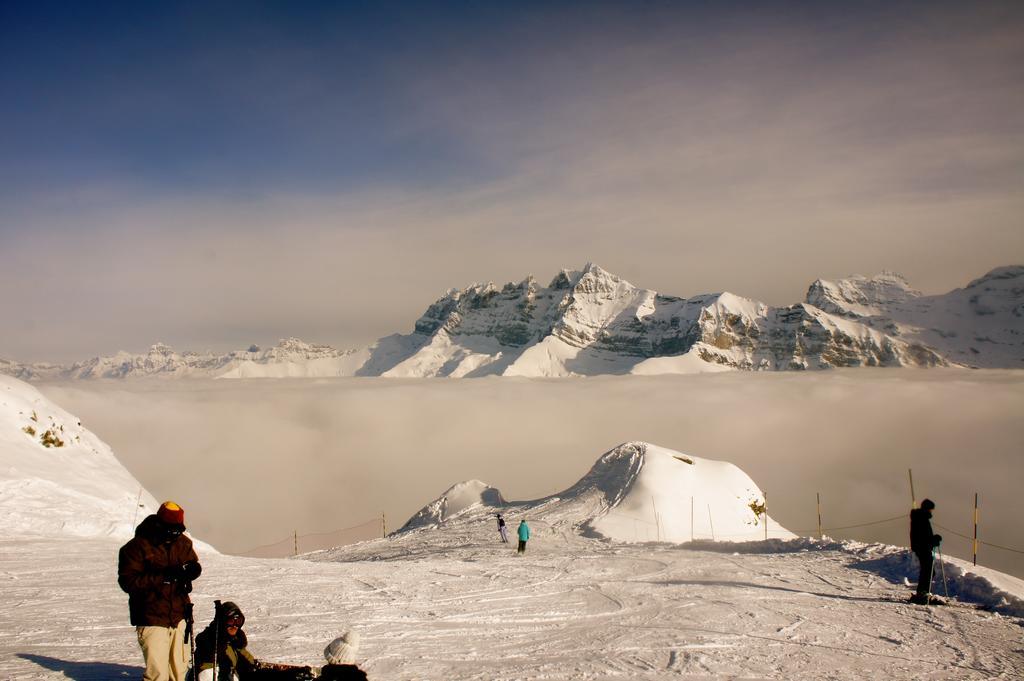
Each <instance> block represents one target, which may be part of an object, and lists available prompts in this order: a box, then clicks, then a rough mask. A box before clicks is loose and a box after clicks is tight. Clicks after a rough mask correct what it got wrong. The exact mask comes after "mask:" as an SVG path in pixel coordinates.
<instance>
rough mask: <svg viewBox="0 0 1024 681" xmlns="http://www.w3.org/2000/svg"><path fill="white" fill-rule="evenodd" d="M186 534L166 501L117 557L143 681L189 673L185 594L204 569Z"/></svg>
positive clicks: (166, 680) (171, 680)
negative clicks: (137, 647)
mask: <svg viewBox="0 0 1024 681" xmlns="http://www.w3.org/2000/svg"><path fill="white" fill-rule="evenodd" d="M184 532H185V511H183V510H182V508H181V507H180V506H178V505H177V504H176V503H174V502H173V501H165V502H164V503H163V504H161V505H160V508H159V510H157V512H156V513H154V514H153V515H150V516H147V517H146V518H145V519H144V520H143V521H142V522H141V523H139V526H138V527H137V528H136V529H135V538H134V539H132V540H131V541H129V542H128V543H127V544H125V545H124V546H122V547H121V551H120V553H119V554H118V561H117V583H118V585H119V586H120V587H121V589H122V590H124V591H125V592H126V593H127V594H128V613H129V617H130V618H131V623H132V624H133V625H135V634H136V637H137V638H138V641H139V647H140V648H142V656H143V659H144V660H145V664H146V669H145V671H144V672H143V675H142V678H143V681H184V680H185V673H186V671H187V670H188V660H187V658H186V655H185V624H186V622H185V620H186V617H188V616H189V615H190V614H191V608H192V601H191V600H190V599H189V596H188V595H189V593H190V592H191V591H192V582H193V581H194V580H195V579H196V578H198V577H199V575H200V574H201V573H202V568H201V567H200V565H199V557H198V556H196V552H195V549H193V548H192V540H191V539H189V538H188V537H186V536H185V535H184V534H183V533H184Z"/></svg>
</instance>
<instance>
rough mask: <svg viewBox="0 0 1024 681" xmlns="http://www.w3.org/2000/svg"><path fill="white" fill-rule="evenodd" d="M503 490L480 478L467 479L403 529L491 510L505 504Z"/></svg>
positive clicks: (430, 505)
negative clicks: (470, 511)
mask: <svg viewBox="0 0 1024 681" xmlns="http://www.w3.org/2000/svg"><path fill="white" fill-rule="evenodd" d="M505 503H506V502H505V499H504V498H503V497H502V496H501V491H499V490H498V489H497V488H494V487H491V486H490V485H488V484H487V483H485V482H481V481H480V480H466V481H464V482H459V483H456V484H454V485H452V486H451V487H449V488H448V489H447V490H446V491H445V493H444V494H442V495H441V496H439V497H438V498H437V499H435V500H434V501H432V502H430V503H429V504H427V505H426V506H424V507H423V508H422V509H420V511H419V512H418V513H416V515H414V516H413V517H412V518H410V519H409V520H408V522H406V524H405V525H404V526H403V527H402V530H410V529H414V528H417V527H424V526H432V525H440V524H441V523H444V522H446V521H448V520H451V519H452V518H455V517H457V516H460V515H463V514H464V513H465V512H466V511H469V510H476V511H480V510H481V509H483V510H484V512H488V513H489V512H491V510H493V509H500V508H501V507H502V506H504V505H505Z"/></svg>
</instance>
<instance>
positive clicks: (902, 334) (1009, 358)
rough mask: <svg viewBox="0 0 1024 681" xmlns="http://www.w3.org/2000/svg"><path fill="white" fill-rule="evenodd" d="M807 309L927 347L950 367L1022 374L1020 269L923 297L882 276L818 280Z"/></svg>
mask: <svg viewBox="0 0 1024 681" xmlns="http://www.w3.org/2000/svg"><path fill="white" fill-rule="evenodd" d="M807 303H808V304H811V305H814V306H816V307H818V308H820V309H822V310H824V311H826V312H829V313H831V314H834V315H837V316H841V317H844V318H846V319H850V320H854V321H856V322H858V323H860V324H863V325H865V326H867V327H869V328H871V329H875V330H878V331H880V332H882V333H885V334H886V335H888V336H890V337H892V338H893V339H896V340H900V341H904V342H906V343H910V344H916V345H921V346H927V347H930V348H933V349H934V351H935V352H936V353H938V354H940V355H942V356H943V357H945V358H947V359H948V360H950V361H952V362H956V363H959V364H964V365H967V366H977V367H989V368H998V367H1008V368H1024V267H1022V266H1012V267H1000V268H997V269H995V270H992V271H991V272H989V273H988V274H986V275H985V276H983V277H981V278H979V279H975V280H974V281H972V282H970V283H969V284H968V285H967V286H966V287H964V288H962V289H956V290H954V291H951V292H949V293H946V294H943V295H938V296H923V295H921V293H920V292H918V291H915V290H914V289H912V288H910V286H909V285H908V284H907V283H906V281H905V280H903V278H902V277H900V276H899V275H895V274H883V275H880V276H877V277H873V278H870V279H868V278H866V277H850V278H847V279H840V280H839V281H836V282H828V281H822V280H818V281H816V282H814V283H813V284H811V287H810V289H809V290H808V292H807Z"/></svg>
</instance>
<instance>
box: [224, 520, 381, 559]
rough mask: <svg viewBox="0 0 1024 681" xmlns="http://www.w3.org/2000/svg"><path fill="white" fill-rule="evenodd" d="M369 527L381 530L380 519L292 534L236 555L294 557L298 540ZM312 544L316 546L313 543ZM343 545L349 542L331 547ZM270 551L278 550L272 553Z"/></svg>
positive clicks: (376, 533) (374, 535)
mask: <svg viewBox="0 0 1024 681" xmlns="http://www.w3.org/2000/svg"><path fill="white" fill-rule="evenodd" d="M370 526H374V527H376V528H382V523H381V519H380V518H374V519H373V520H367V521H364V522H361V523H359V524H357V525H350V526H349V527H343V528H341V529H338V530H331V531H329V532H309V533H307V534H298V532H296V533H294V534H292V536H290V537H285V538H284V539H279V540H278V541H275V542H271V543H269V544H263V545H262V546H257V547H255V548H252V549H249V550H248V551H242V552H240V553H239V554H238V555H240V556H249V557H253V558H279V557H283V556H289V555H295V554H297V553H299V551H298V545H299V541H300V540H307V543H309V542H308V540H310V539H313V538H317V537H332V536H337V535H340V534H342V533H345V532H354V531H355V530H359V529H362V528H368V527H370ZM377 536H380V531H379V530H378V531H376V532H374V534H373V537H369V536H363V537H360V538H358V539H355V541H361V540H365V539H371V538H375V537H377ZM313 543H314V544H316V542H315V541H314V542H313ZM344 543H350V542H344V541H343V542H339V543H335V544H333V546H340V545H342V544H344ZM289 548H292V549H293V550H287V549H289ZM305 548H306V550H307V551H315V550H317V549H322V548H328V547H326V546H315V547H313V548H310V547H308V546H307V547H305ZM272 549H280V550H278V551H273V550H272ZM257 554H262V555H257Z"/></svg>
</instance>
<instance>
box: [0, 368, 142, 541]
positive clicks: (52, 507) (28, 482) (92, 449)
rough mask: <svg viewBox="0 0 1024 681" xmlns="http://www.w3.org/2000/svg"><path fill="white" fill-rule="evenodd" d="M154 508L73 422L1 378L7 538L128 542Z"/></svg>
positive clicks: (0, 497)
mask: <svg viewBox="0 0 1024 681" xmlns="http://www.w3.org/2000/svg"><path fill="white" fill-rule="evenodd" d="M157 506H158V504H157V502H156V500H155V499H154V498H153V497H152V496H151V495H150V494H149V493H148V492H146V491H145V490H144V489H142V486H141V485H140V484H139V481H138V480H136V479H135V478H134V477H133V476H132V475H131V474H130V473H129V472H128V471H127V470H125V468H124V467H123V466H122V465H121V464H120V463H119V462H118V461H117V459H116V458H115V457H114V454H113V452H112V451H111V450H110V447H108V446H107V445H106V444H104V443H103V442H102V441H101V440H100V439H99V438H98V437H96V436H95V435H93V434H92V433H91V432H89V431H88V430H86V429H85V428H83V427H82V424H81V422H80V421H79V420H78V418H76V417H75V416H73V415H71V414H69V413H68V412H66V411H64V410H63V409H61V408H60V407H58V406H57V405H55V404H53V403H52V402H50V401H49V400H47V399H46V398H45V397H43V396H42V395H41V394H40V393H39V391H38V390H36V389H35V388H34V387H32V386H30V385H28V384H27V383H24V382H22V381H20V380H18V379H16V378H13V377H10V376H3V375H0V525H2V526H3V528H4V534H5V535H6V536H7V537H14V536H60V535H72V536H78V537H95V536H113V537H119V538H128V537H131V536H132V534H133V533H134V524H133V523H135V522H137V521H139V520H141V519H142V518H144V517H145V516H146V515H147V514H149V513H154V512H155V511H156V508H157Z"/></svg>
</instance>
